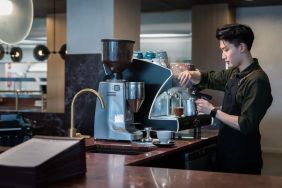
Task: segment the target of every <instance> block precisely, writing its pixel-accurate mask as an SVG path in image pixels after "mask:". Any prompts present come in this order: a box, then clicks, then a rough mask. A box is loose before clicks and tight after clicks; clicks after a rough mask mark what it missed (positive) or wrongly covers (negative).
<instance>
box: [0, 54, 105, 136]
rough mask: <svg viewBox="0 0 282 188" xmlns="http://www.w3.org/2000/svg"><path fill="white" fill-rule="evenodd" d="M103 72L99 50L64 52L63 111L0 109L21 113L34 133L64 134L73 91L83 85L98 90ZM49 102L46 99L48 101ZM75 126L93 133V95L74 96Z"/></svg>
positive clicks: (74, 92)
mask: <svg viewBox="0 0 282 188" xmlns="http://www.w3.org/2000/svg"><path fill="white" fill-rule="evenodd" d="M104 76H105V74H104V70H103V65H102V63H101V54H75V55H67V57H66V61H65V88H62V89H65V113H48V112H46V113H40V112H0V114H7V113H8V114H11V113H12V114H15V113H20V114H22V115H23V117H24V118H26V119H27V121H29V122H30V123H31V124H32V126H33V130H34V131H33V132H34V134H35V135H50V136H67V135H68V129H69V127H70V107H71V101H72V98H73V97H74V95H75V94H76V93H77V92H78V91H80V90H81V89H84V88H92V89H95V90H98V85H99V82H100V81H101V80H103V78H104ZM47 102H48V101H47ZM75 106H76V108H75V121H74V122H75V127H76V128H77V129H78V131H79V132H81V133H83V134H88V135H93V124H94V112H95V106H96V96H95V95H93V94H92V93H91V94H87V93H86V94H82V95H81V96H80V97H78V98H77V101H76V105H75Z"/></svg>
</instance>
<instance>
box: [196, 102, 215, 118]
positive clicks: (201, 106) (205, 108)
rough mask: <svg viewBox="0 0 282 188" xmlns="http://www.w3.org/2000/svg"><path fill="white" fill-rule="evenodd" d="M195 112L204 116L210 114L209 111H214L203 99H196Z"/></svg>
mask: <svg viewBox="0 0 282 188" xmlns="http://www.w3.org/2000/svg"><path fill="white" fill-rule="evenodd" d="M196 105H197V110H198V112H201V113H204V114H208V115H209V114H210V113H211V110H212V109H214V106H213V105H212V104H211V103H209V102H208V101H207V100H204V99H198V100H196Z"/></svg>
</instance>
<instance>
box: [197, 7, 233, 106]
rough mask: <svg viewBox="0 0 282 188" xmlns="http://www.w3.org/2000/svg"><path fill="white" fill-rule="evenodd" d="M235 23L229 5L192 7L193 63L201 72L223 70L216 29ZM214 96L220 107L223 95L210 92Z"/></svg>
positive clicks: (223, 64)
mask: <svg viewBox="0 0 282 188" xmlns="http://www.w3.org/2000/svg"><path fill="white" fill-rule="evenodd" d="M234 22H235V10H234V8H231V7H229V6H228V4H213V5H212V4H208V5H195V6H193V7H192V63H193V64H194V65H195V66H196V67H197V68H198V69H200V70H203V71H208V70H222V69H224V68H225V63H223V61H222V59H221V50H220V48H219V41H218V40H217V39H216V38H215V33H216V29H217V28H218V27H220V26H222V25H224V24H227V23H234ZM208 93H209V94H211V95H213V98H214V99H213V101H212V102H213V103H214V104H216V105H220V104H221V101H222V93H218V92H214V91H208Z"/></svg>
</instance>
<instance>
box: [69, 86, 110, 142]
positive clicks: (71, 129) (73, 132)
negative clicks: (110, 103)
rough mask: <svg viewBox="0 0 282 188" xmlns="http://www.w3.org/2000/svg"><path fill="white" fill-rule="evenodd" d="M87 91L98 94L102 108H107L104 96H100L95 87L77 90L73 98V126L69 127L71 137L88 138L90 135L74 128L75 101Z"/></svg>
mask: <svg viewBox="0 0 282 188" xmlns="http://www.w3.org/2000/svg"><path fill="white" fill-rule="evenodd" d="M86 92H90V93H93V94H94V95H96V96H97V97H98V99H99V101H100V103H101V107H102V108H105V103H104V101H103V99H102V97H101V96H100V94H99V93H98V92H97V91H95V90H94V89H91V88H85V89H82V90H80V91H79V92H77V93H76V94H75V95H74V97H73V99H72V102H71V127H70V129H69V137H71V138H73V137H85V138H88V137H90V136H84V135H81V134H80V133H77V132H76V129H75V128H74V103H75V101H76V99H77V97H78V96H79V95H81V94H83V93H86Z"/></svg>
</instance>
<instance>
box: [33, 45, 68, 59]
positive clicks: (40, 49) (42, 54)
mask: <svg viewBox="0 0 282 188" xmlns="http://www.w3.org/2000/svg"><path fill="white" fill-rule="evenodd" d="M51 53H52V54H60V56H61V58H62V59H65V58H66V53H67V45H66V44H63V45H62V46H61V48H60V50H59V51H58V52H56V51H53V52H50V50H49V49H48V48H47V47H46V46H44V45H37V46H36V47H35V48H34V50H33V57H34V58H35V59H36V60H37V61H45V60H47V59H48V57H49V55H50V54H51Z"/></svg>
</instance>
